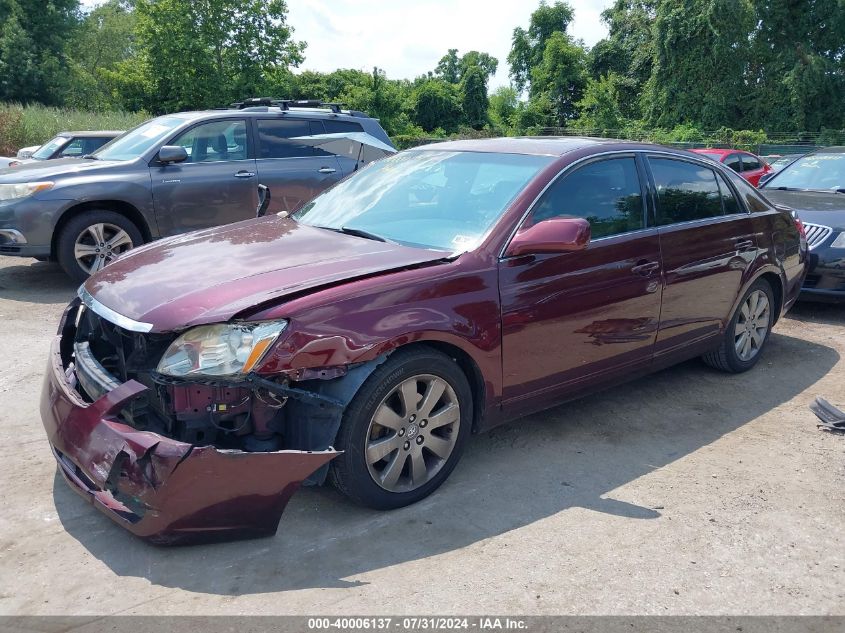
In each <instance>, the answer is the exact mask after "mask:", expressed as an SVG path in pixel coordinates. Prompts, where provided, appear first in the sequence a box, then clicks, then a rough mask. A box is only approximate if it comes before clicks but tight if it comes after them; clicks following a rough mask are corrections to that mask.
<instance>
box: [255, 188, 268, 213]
mask: <svg viewBox="0 0 845 633" xmlns="http://www.w3.org/2000/svg"><path fill="white" fill-rule="evenodd" d="M269 206H270V187H268V186H267V185H258V208H257V209H256V210H255V217H257V218H261V217H264V216H265V215H266V214H267V209H268V207H269Z"/></svg>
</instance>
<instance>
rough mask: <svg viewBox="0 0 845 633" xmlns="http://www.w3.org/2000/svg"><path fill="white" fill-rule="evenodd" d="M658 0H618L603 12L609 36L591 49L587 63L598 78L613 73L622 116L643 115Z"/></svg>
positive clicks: (633, 117)
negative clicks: (641, 105)
mask: <svg viewBox="0 0 845 633" xmlns="http://www.w3.org/2000/svg"><path fill="white" fill-rule="evenodd" d="M656 4H657V0H616V1H615V2H614V3H613V5H611V6H610V7H609V8H607V9H605V10H604V11H603V12H602V22H604V24H605V25H606V26H607V29H608V36H607V38H605V39H603V40H600V41H599V42H597V43H596V45H595V46H593V48H592V49H591V50H590V54H589V57H588V61H587V65H588V68H589V71H590V75H591V76H592V77H593V79H595V80H598V79H599V78H600V77H602V76H607V75H609V74H611V73H613V75H614V89H615V93H616V106H617V108H618V109H619V111H620V113H621V114H622V116H624V117H625V118H629V119H636V118H640V117H641V116H642V110H641V108H640V95H641V94H642V91H643V87H644V86H645V83H646V82H647V81H648V78H649V77H650V76H651V70H652V66H653V60H654V33H653V27H654V17H655V6H656Z"/></svg>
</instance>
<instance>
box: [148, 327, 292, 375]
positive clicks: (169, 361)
mask: <svg viewBox="0 0 845 633" xmlns="http://www.w3.org/2000/svg"><path fill="white" fill-rule="evenodd" d="M287 324H288V322H287V321H264V322H262V323H219V324H215V325H201V326H199V327H195V328H193V329H191V330H188V331H187V332H185V333H184V334H182V335H181V336H180V337H179V338H177V339H176V340H175V341H173V343H171V344H170V347H168V348H167V351H166V352H165V353H164V356H162V358H161V361H159V364H158V368H157V371H158V372H159V373H160V374H165V375H167V376H177V377H184V376H242V375H244V374H248V373H249V372H250V371H252V369H253V368H254V367H255V366H256V365H257V364H258V363H259V361H260V360H261V359H262V358H263V357H264V354H265V353H266V352H267V350H268V349H270V346H271V345H272V344H273V342H274V341H275V340H276V339H277V338H278V336H279V334H281V332H282V331H283V330H284V329H285V327H286V326H287Z"/></svg>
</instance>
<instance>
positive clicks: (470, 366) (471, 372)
mask: <svg viewBox="0 0 845 633" xmlns="http://www.w3.org/2000/svg"><path fill="white" fill-rule="evenodd" d="M417 345H422V346H425V347H431V348H433V349H436V350H437V351H439V352H441V353H443V354H446V356H449V357H450V358H453V359H455V362H456V363H457V364H458V367H460V368H461V371H463V372H464V375H465V376H466V377H467V381H468V382H469V388H470V389H471V390H472V411H473V414H472V418H473V419H472V430H473V432H474V431H476V430H477V429H478V428H479V427H480V426H481V419H482V417H483V416H484V403H485V395H484V378H483V377H482V375H481V370H480V369H479V368H478V365H476V363H475V361H474V360H473V359H472V356H470V355H469V354H467V353H466V352H465V351H464V350H462V349H461V348H460V347H458V346H456V345H452V344H451V343H444V342H443V341H417V342H414V343H411V344H409V345H403V346H402V347H401V348H399V349H407V348H410V347H414V346H417Z"/></svg>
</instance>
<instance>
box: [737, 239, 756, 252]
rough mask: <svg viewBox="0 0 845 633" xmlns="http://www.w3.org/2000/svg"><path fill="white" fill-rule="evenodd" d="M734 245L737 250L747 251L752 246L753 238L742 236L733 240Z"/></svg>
mask: <svg viewBox="0 0 845 633" xmlns="http://www.w3.org/2000/svg"><path fill="white" fill-rule="evenodd" d="M734 246H735V247H736V250H738V251H747V250H750V249H752V248H754V241H753V240H744V239H742V238H739V239H736V240H734Z"/></svg>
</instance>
